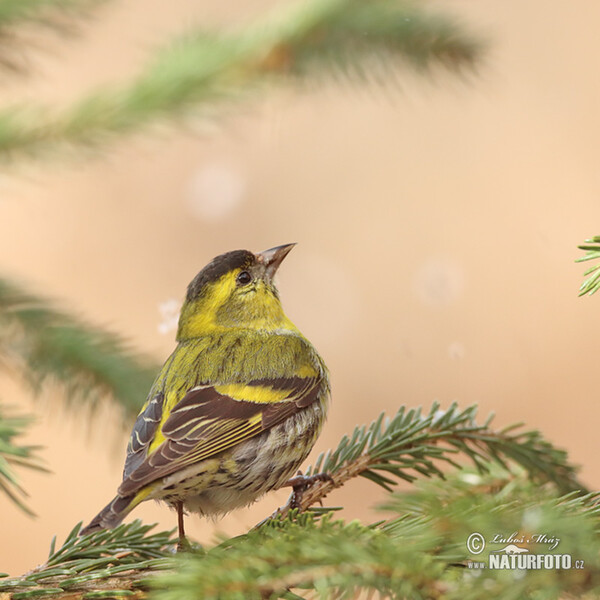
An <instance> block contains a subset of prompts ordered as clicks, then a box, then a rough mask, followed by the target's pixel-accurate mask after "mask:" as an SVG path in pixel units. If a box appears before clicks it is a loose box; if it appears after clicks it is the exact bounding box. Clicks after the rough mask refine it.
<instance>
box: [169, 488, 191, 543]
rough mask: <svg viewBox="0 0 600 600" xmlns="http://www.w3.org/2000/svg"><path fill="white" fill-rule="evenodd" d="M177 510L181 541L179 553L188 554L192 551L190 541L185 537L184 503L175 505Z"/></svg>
mask: <svg viewBox="0 0 600 600" xmlns="http://www.w3.org/2000/svg"><path fill="white" fill-rule="evenodd" d="M173 504H174V505H175V510H176V511H177V529H178V531H179V541H178V542H177V552H186V551H187V550H190V548H191V546H190V543H189V542H188V539H187V538H186V537H185V531H184V530H183V502H182V501H181V500H177V501H176V502H174V503H173Z"/></svg>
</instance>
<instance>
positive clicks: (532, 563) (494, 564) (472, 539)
mask: <svg viewBox="0 0 600 600" xmlns="http://www.w3.org/2000/svg"><path fill="white" fill-rule="evenodd" d="M488 544H498V545H501V547H500V548H498V549H495V550H489V555H488V559H487V563H486V562H484V561H477V560H469V561H468V563H467V564H468V567H469V568H470V569H515V570H528V569H529V570H535V569H548V570H549V569H583V568H584V563H583V560H573V558H572V556H571V555H570V554H558V553H556V554H550V553H549V552H548V551H549V550H555V549H556V548H557V547H558V545H559V544H560V538H557V537H556V536H552V535H548V534H533V535H529V536H527V537H525V536H522V535H519V534H518V533H512V534H511V535H509V536H506V535H503V534H495V535H493V536H491V539H489V540H486V538H485V537H484V536H483V535H482V534H481V533H479V532H473V533H471V534H470V535H469V537H468V538H467V543H466V545H467V550H468V551H469V553H470V554H471V555H474V556H477V555H479V554H481V553H482V552H483V551H484V550H485V548H486V546H487V545H488ZM525 544H526V545H527V546H525ZM531 545H541V546H544V548H543V549H544V552H542V553H539V554H538V553H535V552H532V551H531V550H530V549H529V547H528V546H531Z"/></svg>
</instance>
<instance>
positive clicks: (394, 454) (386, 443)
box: [273, 404, 585, 517]
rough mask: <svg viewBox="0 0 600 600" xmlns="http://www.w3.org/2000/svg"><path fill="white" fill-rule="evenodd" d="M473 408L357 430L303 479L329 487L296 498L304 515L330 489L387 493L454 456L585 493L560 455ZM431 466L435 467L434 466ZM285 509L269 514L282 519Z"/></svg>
mask: <svg viewBox="0 0 600 600" xmlns="http://www.w3.org/2000/svg"><path fill="white" fill-rule="evenodd" d="M476 414H477V407H476V406H471V407H469V408H467V409H465V410H462V411H461V410H459V409H458V407H457V406H456V404H452V405H451V406H450V408H449V409H448V410H446V411H441V410H440V409H439V405H438V404H434V406H433V407H432V408H431V410H430V411H429V414H427V415H422V414H421V410H420V409H418V410H417V409H411V410H407V409H406V408H404V407H402V408H401V409H400V410H399V411H398V413H397V414H396V415H395V416H394V417H393V418H392V419H389V418H385V415H384V414H381V415H380V417H379V418H378V419H377V420H376V421H374V422H373V423H372V424H371V425H370V426H369V427H365V426H362V427H357V428H356V429H355V430H354V432H353V434H352V436H350V437H348V436H344V438H342V440H341V441H340V443H339V445H338V447H337V448H336V449H335V450H333V451H331V450H329V451H328V452H327V453H325V454H321V455H320V456H319V457H318V458H317V461H316V463H315V465H314V467H313V466H311V467H309V468H308V470H307V473H306V474H307V475H310V474H312V473H319V472H325V473H328V474H329V475H330V476H331V480H329V481H319V482H317V483H315V484H313V485H312V486H311V487H309V488H308V489H307V490H306V491H305V492H304V493H303V495H302V497H301V501H300V507H299V508H301V509H302V510H305V509H307V508H308V507H310V506H312V505H313V504H315V503H317V502H321V501H322V499H323V498H324V497H325V496H326V495H327V494H328V493H329V492H331V491H332V490H333V489H335V488H337V487H340V486H341V485H343V484H344V483H346V482H347V481H348V480H350V479H352V478H353V477H357V476H361V477H366V478H367V479H370V480H371V481H373V482H374V483H377V484H378V485H380V486H382V487H383V488H385V489H387V490H391V489H392V488H393V486H394V485H395V484H396V482H397V481H398V480H405V481H409V482H412V481H414V480H415V479H416V478H417V476H418V475H423V476H426V477H441V478H443V477H444V473H443V471H441V470H440V468H439V466H438V464H439V463H440V462H441V463H447V464H450V465H454V466H456V467H460V465H458V464H457V462H456V460H455V459H456V458H457V455H458V454H463V455H466V456H467V457H469V458H470V459H471V460H472V462H473V463H474V464H475V466H476V467H477V468H478V469H479V470H480V471H482V472H485V471H487V470H488V468H489V467H488V465H489V463H490V462H495V463H498V464H500V465H501V466H503V467H506V466H507V461H514V462H515V463H517V464H519V465H521V466H522V467H524V468H525V469H527V471H528V472H529V473H530V475H531V476H532V477H533V478H534V479H536V480H538V481H548V480H549V481H552V482H554V483H555V484H556V485H557V486H558V488H559V489H561V490H562V491H571V490H579V491H584V490H585V487H584V486H583V485H582V484H581V483H580V482H579V481H577V478H576V469H575V467H573V466H572V465H571V464H569V463H568V461H567V455H566V452H564V451H563V450H560V449H557V448H555V447H554V446H552V445H551V444H550V443H549V442H547V441H545V440H544V439H543V438H542V437H541V435H540V434H539V433H538V432H537V431H525V432H523V431H521V432H519V431H517V432H515V431H514V430H515V428H516V427H517V426H511V427H508V428H505V429H503V430H500V431H495V430H493V429H491V428H490V423H491V420H492V418H491V417H490V418H489V419H488V420H487V421H486V422H485V423H484V424H482V425H480V424H477V422H476V420H475V418H476ZM436 462H437V463H438V464H436ZM288 511H289V503H288V505H286V506H285V507H283V508H281V509H279V510H278V511H276V512H275V513H274V514H273V517H275V516H278V515H284V516H285V515H286V514H287V513H288Z"/></svg>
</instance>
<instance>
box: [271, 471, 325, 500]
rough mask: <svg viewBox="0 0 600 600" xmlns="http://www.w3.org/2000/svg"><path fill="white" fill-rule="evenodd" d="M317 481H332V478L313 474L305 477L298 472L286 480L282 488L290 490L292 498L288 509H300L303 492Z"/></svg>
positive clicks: (323, 474)
mask: <svg viewBox="0 0 600 600" xmlns="http://www.w3.org/2000/svg"><path fill="white" fill-rule="evenodd" d="M318 481H333V477H331V475H329V473H315V474H314V475H308V476H306V475H302V471H298V475H296V477H292V478H291V479H288V480H287V481H286V482H285V483H284V484H283V486H282V487H291V488H292V496H291V498H290V501H289V506H290V508H301V505H302V496H303V494H304V492H305V491H306V490H307V489H308V488H309V487H310V486H311V485H313V484H315V483H317V482H318Z"/></svg>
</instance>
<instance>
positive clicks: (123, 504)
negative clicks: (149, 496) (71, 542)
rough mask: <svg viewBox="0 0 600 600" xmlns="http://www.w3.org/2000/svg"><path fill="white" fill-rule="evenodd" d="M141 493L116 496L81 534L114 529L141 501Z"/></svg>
mask: <svg viewBox="0 0 600 600" xmlns="http://www.w3.org/2000/svg"><path fill="white" fill-rule="evenodd" d="M138 496H139V494H131V495H130V496H115V497H114V498H113V499H112V500H111V501H110V502H109V503H108V504H107V505H106V506H105V507H104V508H103V509H102V510H101V511H100V512H99V513H98V514H97V515H96V516H95V517H94V518H93V519H92V520H91V522H90V524H89V525H88V526H87V527H84V528H83V529H82V530H81V531H80V532H79V535H86V534H88V533H93V532H94V531H99V530H100V529H113V528H114V527H116V526H117V525H119V524H120V523H121V521H122V520H123V519H124V518H125V517H126V516H127V515H128V514H129V513H130V512H131V511H132V510H133V509H134V508H135V507H136V506H137V505H138V504H139V503H140V501H141V499H138Z"/></svg>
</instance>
